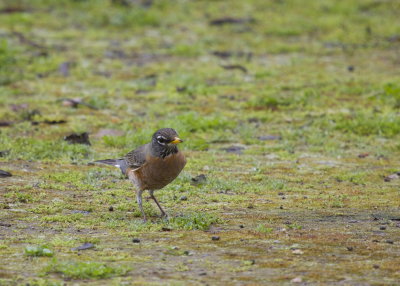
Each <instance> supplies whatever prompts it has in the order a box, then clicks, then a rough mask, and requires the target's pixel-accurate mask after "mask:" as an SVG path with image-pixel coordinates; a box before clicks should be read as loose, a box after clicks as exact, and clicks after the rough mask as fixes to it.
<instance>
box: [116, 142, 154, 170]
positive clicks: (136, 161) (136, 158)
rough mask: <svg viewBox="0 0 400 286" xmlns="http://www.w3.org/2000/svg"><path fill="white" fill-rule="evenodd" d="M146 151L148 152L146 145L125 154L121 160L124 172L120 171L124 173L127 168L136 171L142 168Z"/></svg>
mask: <svg viewBox="0 0 400 286" xmlns="http://www.w3.org/2000/svg"><path fill="white" fill-rule="evenodd" d="M147 150H148V144H145V145H142V146H140V147H139V148H137V149H135V150H133V151H131V152H129V153H128V154H126V155H125V157H124V158H123V160H124V161H125V164H126V166H124V169H125V170H122V171H123V172H124V173H125V171H126V169H128V168H129V169H137V168H140V167H141V166H143V164H144V163H145V162H146V154H147ZM121 169H122V168H121Z"/></svg>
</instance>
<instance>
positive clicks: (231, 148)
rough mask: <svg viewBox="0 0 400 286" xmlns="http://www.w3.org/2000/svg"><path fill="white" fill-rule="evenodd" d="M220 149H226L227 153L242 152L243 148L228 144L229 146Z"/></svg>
mask: <svg viewBox="0 0 400 286" xmlns="http://www.w3.org/2000/svg"><path fill="white" fill-rule="evenodd" d="M221 150H224V151H226V152H228V153H234V154H242V153H243V152H242V151H243V150H244V147H242V146H230V147H227V148H221Z"/></svg>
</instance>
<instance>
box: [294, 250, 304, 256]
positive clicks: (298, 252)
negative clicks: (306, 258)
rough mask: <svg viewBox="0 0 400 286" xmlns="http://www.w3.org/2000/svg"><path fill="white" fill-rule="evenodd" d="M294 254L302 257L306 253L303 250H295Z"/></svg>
mask: <svg viewBox="0 0 400 286" xmlns="http://www.w3.org/2000/svg"><path fill="white" fill-rule="evenodd" d="M292 253H293V254H297V255H301V254H304V252H303V251H302V250H301V249H295V250H293V251H292Z"/></svg>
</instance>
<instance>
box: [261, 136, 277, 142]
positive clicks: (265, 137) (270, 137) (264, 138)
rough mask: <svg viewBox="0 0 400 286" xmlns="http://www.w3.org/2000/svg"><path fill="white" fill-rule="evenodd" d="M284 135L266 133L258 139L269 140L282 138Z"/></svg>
mask: <svg viewBox="0 0 400 286" xmlns="http://www.w3.org/2000/svg"><path fill="white" fill-rule="evenodd" d="M281 139H282V137H281V136H279V135H265V136H259V137H258V140H261V141H268V140H281Z"/></svg>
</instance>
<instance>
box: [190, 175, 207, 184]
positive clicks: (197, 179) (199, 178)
mask: <svg viewBox="0 0 400 286" xmlns="http://www.w3.org/2000/svg"><path fill="white" fill-rule="evenodd" d="M206 181H207V177H206V175H204V174H201V175H198V176H196V177H194V178H192V179H191V181H190V183H191V184H192V185H193V186H197V185H202V184H204V183H205V182H206Z"/></svg>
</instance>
